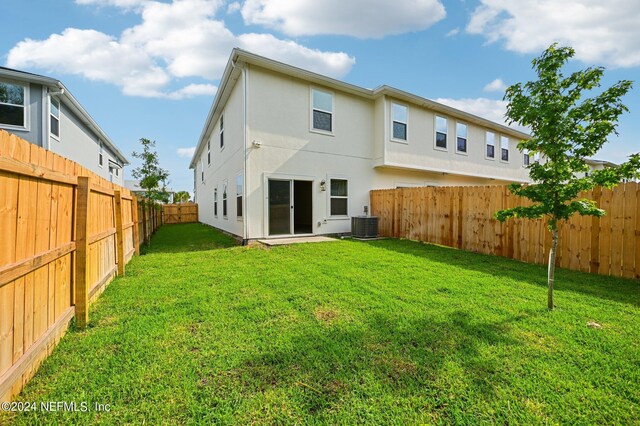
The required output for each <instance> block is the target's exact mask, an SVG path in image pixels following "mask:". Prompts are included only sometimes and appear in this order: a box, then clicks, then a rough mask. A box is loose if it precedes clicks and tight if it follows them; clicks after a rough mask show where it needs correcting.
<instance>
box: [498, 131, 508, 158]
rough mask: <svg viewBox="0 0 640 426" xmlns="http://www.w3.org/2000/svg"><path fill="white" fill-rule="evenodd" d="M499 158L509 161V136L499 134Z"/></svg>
mask: <svg viewBox="0 0 640 426" xmlns="http://www.w3.org/2000/svg"><path fill="white" fill-rule="evenodd" d="M500 159H501V160H502V161H509V138H508V137H506V136H500Z"/></svg>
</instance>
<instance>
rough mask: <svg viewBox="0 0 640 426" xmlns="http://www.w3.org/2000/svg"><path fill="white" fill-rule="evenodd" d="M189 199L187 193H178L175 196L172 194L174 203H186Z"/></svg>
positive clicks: (189, 196)
mask: <svg viewBox="0 0 640 426" xmlns="http://www.w3.org/2000/svg"><path fill="white" fill-rule="evenodd" d="M190 198H191V195H189V193H188V192H187V191H178V192H176V193H175V194H173V202H174V203H187V202H189V199H190Z"/></svg>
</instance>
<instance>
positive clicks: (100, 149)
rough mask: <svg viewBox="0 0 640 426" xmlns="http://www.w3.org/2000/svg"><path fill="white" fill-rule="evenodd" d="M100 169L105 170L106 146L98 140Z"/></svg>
mask: <svg viewBox="0 0 640 426" xmlns="http://www.w3.org/2000/svg"><path fill="white" fill-rule="evenodd" d="M100 160H102V161H100ZM98 167H100V168H101V169H102V168H104V146H103V145H102V141H101V140H100V139H98Z"/></svg>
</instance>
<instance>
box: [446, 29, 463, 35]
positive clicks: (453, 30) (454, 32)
mask: <svg viewBox="0 0 640 426" xmlns="http://www.w3.org/2000/svg"><path fill="white" fill-rule="evenodd" d="M459 33H460V28H459V27H456V28H454V29H452V30H451V31H449V32H448V33H447V34H445V37H453V36H455V35H458V34H459Z"/></svg>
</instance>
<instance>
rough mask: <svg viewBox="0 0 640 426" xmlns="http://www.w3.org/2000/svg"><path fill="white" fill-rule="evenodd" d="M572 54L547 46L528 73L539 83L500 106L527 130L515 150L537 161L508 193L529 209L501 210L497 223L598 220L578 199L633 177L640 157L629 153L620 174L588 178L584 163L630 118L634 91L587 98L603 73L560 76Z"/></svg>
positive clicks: (517, 88)
mask: <svg viewBox="0 0 640 426" xmlns="http://www.w3.org/2000/svg"><path fill="white" fill-rule="evenodd" d="M574 53H575V52H574V50H573V49H572V48H570V47H558V46H557V45H556V44H553V45H551V46H550V47H549V48H548V49H547V50H546V51H545V52H544V53H543V54H542V56H540V57H539V58H537V59H534V60H533V68H534V70H535V71H536V73H537V75H538V80H536V81H530V82H527V83H525V84H522V83H518V84H515V85H513V86H511V87H509V88H508V89H507V91H506V93H505V97H504V99H505V100H507V101H508V102H509V103H508V105H507V113H506V115H507V118H508V120H509V123H510V124H511V123H519V124H521V125H523V126H529V127H530V128H531V135H532V137H531V139H529V140H525V141H521V142H520V144H519V145H518V148H520V149H521V150H523V151H528V152H530V153H532V154H534V153H538V154H540V156H541V157H542V161H540V162H534V163H533V164H531V165H530V166H529V176H530V177H531V179H532V181H533V183H532V184H529V185H521V184H512V185H511V186H510V189H511V192H513V193H514V194H516V195H518V196H521V197H526V198H528V199H530V200H531V201H533V205H531V206H530V207H515V208H512V209H506V210H501V211H499V212H497V213H496V218H497V219H499V220H500V221H504V220H506V219H508V218H510V217H522V218H536V219H537V218H545V219H546V220H547V224H548V226H549V229H551V230H555V229H557V224H558V222H559V221H561V220H567V219H569V218H570V217H571V216H572V215H573V214H575V213H578V214H580V215H591V216H602V215H604V214H605V212H604V211H603V210H602V209H600V208H598V206H597V205H596V204H595V203H594V202H593V201H591V200H586V199H578V196H579V193H580V192H582V191H587V190H589V189H592V188H594V187H595V186H598V185H601V186H603V187H607V188H610V187H613V186H615V185H616V184H618V183H620V182H621V180H622V179H625V178H633V177H636V176H637V172H638V170H639V169H640V155H639V154H633V155H631V156H630V157H629V160H628V161H627V162H625V163H624V164H622V165H621V166H620V167H614V168H607V169H604V170H597V171H592V172H590V173H589V174H588V176H585V175H584V174H585V172H588V171H589V166H588V165H587V163H586V159H588V158H589V157H592V156H594V155H596V153H597V152H598V151H599V150H600V148H602V146H603V145H604V144H605V143H606V142H607V138H608V137H609V136H610V135H612V134H617V132H616V127H617V121H618V118H619V117H620V115H621V114H623V113H624V112H626V111H628V109H627V107H626V106H625V105H624V104H623V103H622V101H621V98H622V97H623V96H624V95H625V94H626V93H627V92H628V91H629V90H630V89H631V87H632V83H631V81H627V80H622V81H619V82H618V83H616V84H614V85H613V86H611V87H609V88H608V89H606V90H603V91H601V93H599V94H597V95H596V96H594V97H592V98H585V96H584V95H585V92H588V91H590V90H592V89H596V88H599V87H600V80H601V78H602V76H603V74H604V68H602V67H594V68H591V67H590V68H587V69H585V70H581V71H576V72H574V73H572V74H571V75H570V76H568V77H565V76H564V75H563V74H562V67H563V66H564V65H565V64H566V63H567V61H568V60H569V59H570V58H571V57H573V55H574Z"/></svg>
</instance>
